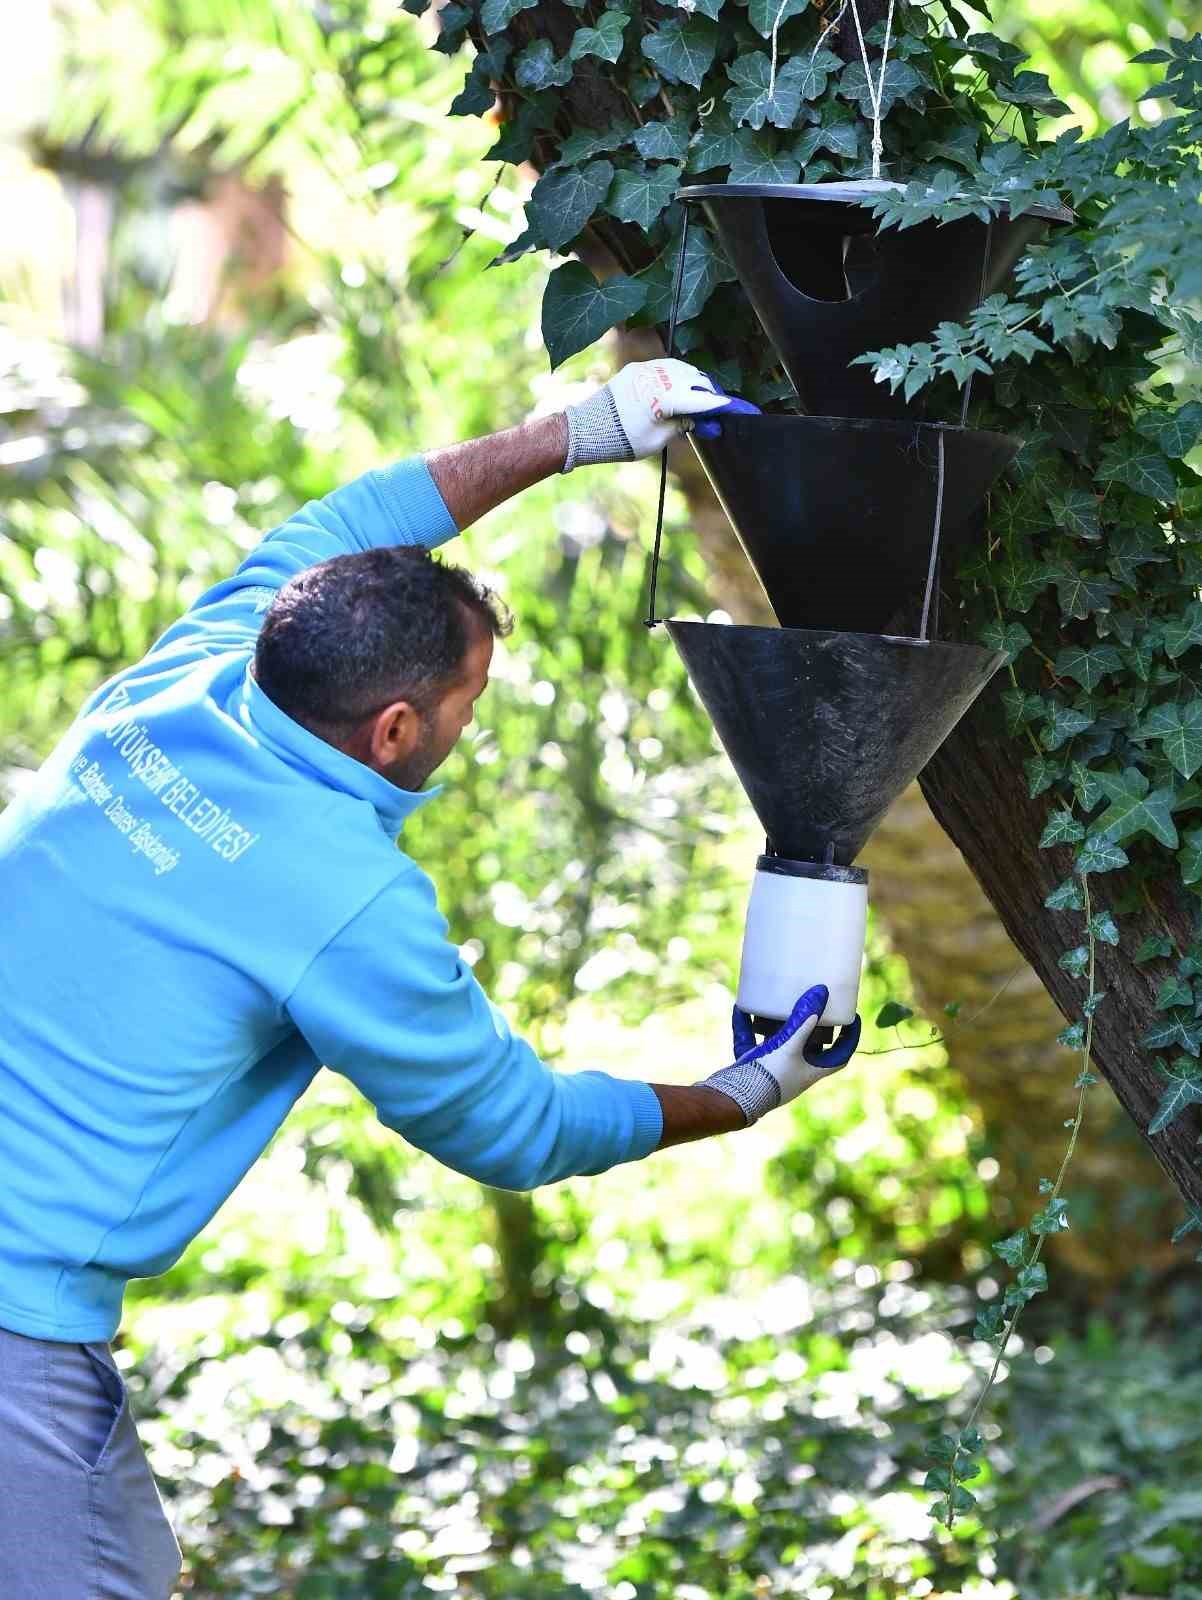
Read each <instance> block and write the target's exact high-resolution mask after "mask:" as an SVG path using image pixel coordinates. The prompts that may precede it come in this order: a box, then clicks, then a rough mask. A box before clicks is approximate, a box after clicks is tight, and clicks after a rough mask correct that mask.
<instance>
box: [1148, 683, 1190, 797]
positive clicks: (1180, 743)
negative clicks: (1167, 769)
mask: <svg viewBox="0 0 1202 1600" xmlns="http://www.w3.org/2000/svg"><path fill="white" fill-rule="evenodd" d="M1138 737H1139V738H1141V739H1159V740H1160V743H1161V749H1162V750H1163V751H1164V753H1165V755H1166V756H1167V757H1168V759H1169V761H1170V762H1171V763H1172V765H1173V766H1174V767H1175V768H1176V770H1177V771H1178V772H1179V773H1180V774H1181V776H1182V777H1183V778H1192V777H1193V775H1194V773H1195V772H1197V770H1198V768H1199V767H1202V699H1196V700H1187V701H1186V702H1185V703H1184V704H1181V703H1180V702H1178V701H1170V702H1169V703H1168V704H1167V705H1160V706H1153V708H1152V710H1151V711H1149V712H1148V715H1147V716H1146V717H1145V718H1144V720H1143V722H1142V723H1141V724H1140V727H1139V732H1138Z"/></svg>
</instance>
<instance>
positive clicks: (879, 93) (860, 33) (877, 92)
mask: <svg viewBox="0 0 1202 1600" xmlns="http://www.w3.org/2000/svg"><path fill="white" fill-rule="evenodd" d="M893 5H894V0H889V16H888V18H887V20H886V22H885V48H884V50H882V52H881V70H880V74H879V76H878V77H877V80H876V88H875V89H874V88H873V87H872V69H871V68H870V67H869V65H868V49H867V46H866V45H865V43H864V29H863V27H862V26H861V24H860V8H859V6H858V5H857V4H856V0H851V14H852V16H853V17H854V18H855V19H856V37H857V38H858V39H859V41H860V58H861V60H862V61H863V63H864V81H865V83H866V84H867V86H868V99H869V101H870V103H871V105H872V176H873V177H874V178H879V177H880V175H881V154H882V152H883V151H884V148H885V146H884V143H883V141H882V139H881V100H882V98H883V97H884V93H885V68H886V66H887V65H888V63H889V41H890V39H891V38H892V37H893Z"/></svg>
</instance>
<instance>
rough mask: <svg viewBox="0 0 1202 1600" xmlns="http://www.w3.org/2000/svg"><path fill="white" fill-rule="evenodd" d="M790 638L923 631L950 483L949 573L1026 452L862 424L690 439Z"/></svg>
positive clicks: (760, 421)
mask: <svg viewBox="0 0 1202 1600" xmlns="http://www.w3.org/2000/svg"><path fill="white" fill-rule="evenodd" d="M689 438H690V440H691V442H692V445H693V448H694V450H695V451H696V452H697V454H698V456H699V457H700V458H701V464H702V466H704V468H705V470H706V474H707V475H708V477H709V480H710V482H711V483H712V484H713V486H714V489H715V491H716V493H717V496H718V499H719V500H720V501H721V502H722V509H723V510H724V511H725V512H726V515H727V516H728V517H729V518H730V520H731V522H732V523H733V524H734V528H735V532H736V533H737V534H738V536H739V542H740V544H741V545H742V546H743V549H744V551H745V552H746V554H747V558H748V560H749V561H750V562H751V565H752V566H753V567H754V568H755V574H756V577H757V578H758V579H759V580H760V583H761V584H762V586H763V589H764V592H765V594H766V595H767V596H768V599H769V601H770V602H771V605H772V609H773V610H774V611H775V613H776V615H777V617H778V618H779V620H780V622H781V625H782V626H783V627H786V628H821V629H838V630H842V631H845V632H848V633H885V632H891V633H914V634H918V633H919V632H920V619H921V615H922V610H923V600H924V595H925V592H926V586H927V578H928V573H929V569H930V560H931V544H932V535H933V532H934V526H935V509H936V503H937V500H938V498H939V495H938V490H939V441H940V439H941V438H942V441H943V453H944V472H943V495H942V527H941V531H940V541H939V543H940V550H941V552H942V553H944V555H945V556H946V557H947V558H948V559H949V560H950V561H951V562H952V563H953V565H954V561H955V556H956V553H957V549H958V548H959V547H962V546H963V544H964V543H965V542H966V540H967V539H968V538H970V537H971V536H972V535H973V534H974V532H976V531H977V530H978V526H979V522H978V518H977V513H978V512H979V511H980V509H981V506H982V504H983V503H984V500H985V495H986V492H987V490H988V489H989V486H990V484H991V483H993V481H994V479H995V478H997V477H998V475H999V474H1000V473H1001V472H1002V471H1003V470H1004V469H1005V468H1006V467H1007V466H1008V465H1009V463H1010V462H1011V461H1012V460H1013V458H1014V457H1015V455H1016V454H1017V453H1018V449H1019V445H1020V442H1021V441H1019V440H1018V439H1014V438H1011V437H1009V436H1008V435H1007V434H1002V433H986V432H983V431H980V430H973V429H968V428H953V427H944V426H941V425H937V424H933V423H918V422H892V421H880V420H876V419H865V418H860V417H781V416H762V417H732V418H730V419H728V420H726V421H724V422H723V424H722V435H721V437H720V438H717V439H699V438H698V437H697V435H696V434H690V435H689Z"/></svg>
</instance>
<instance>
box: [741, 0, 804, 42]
mask: <svg viewBox="0 0 1202 1600" xmlns="http://www.w3.org/2000/svg"><path fill="white" fill-rule="evenodd" d="M809 3H810V0H748V5H747V20H748V22H750V24H751V26H752V27H753V28H754V29H755V31H756V32H757V33H758V34H759V36H760V38H761V39H768V38H771V36H772V34H773V32H774V31H775V30H776V29H777V28H779V27H782V26H783V25H784V24H785V23H786V22H788V21H789V19H790V18H791V17H799V16H800V15H801V13H802V12H803V11H804V10H805V9H806V7H807V6H808V5H809Z"/></svg>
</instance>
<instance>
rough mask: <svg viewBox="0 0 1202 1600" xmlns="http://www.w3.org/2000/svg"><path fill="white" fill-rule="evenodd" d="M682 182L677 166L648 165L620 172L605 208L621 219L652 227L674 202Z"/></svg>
mask: <svg viewBox="0 0 1202 1600" xmlns="http://www.w3.org/2000/svg"><path fill="white" fill-rule="evenodd" d="M679 182H680V168H679V167H676V166H662V167H644V168H643V169H642V170H641V171H639V172H619V173H618V174H617V176H616V177H615V178H614V181H613V186H612V188H611V189H610V191H609V194H608V196H607V197H606V201H605V209H606V211H608V212H609V213H610V214H611V216H615V217H617V219H618V221H619V222H633V223H636V224H637V225H638V226H639V227H640V228H642V229H644V231H645V230H646V229H648V228H649V227H650V226H651V224H652V223H653V222H654V221H655V219H656V217H658V216H659V214H660V212H661V211H663V209H664V207H665V206H667V205H668V204H670V202H671V199H672V196H673V195H674V194H675V193H676V186H677V184H678V183H679Z"/></svg>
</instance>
